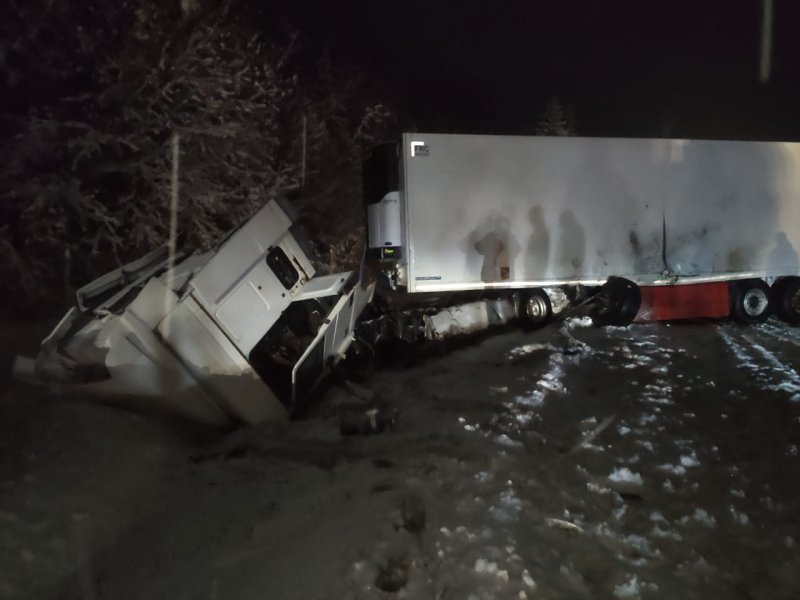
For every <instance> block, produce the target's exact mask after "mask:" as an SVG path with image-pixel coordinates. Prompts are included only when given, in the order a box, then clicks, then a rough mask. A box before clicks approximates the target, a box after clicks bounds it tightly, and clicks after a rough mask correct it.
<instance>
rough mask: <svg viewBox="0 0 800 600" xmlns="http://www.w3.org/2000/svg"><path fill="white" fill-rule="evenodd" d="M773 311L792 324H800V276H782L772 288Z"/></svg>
mask: <svg viewBox="0 0 800 600" xmlns="http://www.w3.org/2000/svg"><path fill="white" fill-rule="evenodd" d="M770 304H771V306H772V311H773V313H775V315H776V316H777V317H778V318H780V319H781V320H782V321H784V322H786V323H789V324H790V325H800V277H782V278H780V279H778V280H777V281H776V282H775V283H774V284H773V285H772V288H771V289H770Z"/></svg>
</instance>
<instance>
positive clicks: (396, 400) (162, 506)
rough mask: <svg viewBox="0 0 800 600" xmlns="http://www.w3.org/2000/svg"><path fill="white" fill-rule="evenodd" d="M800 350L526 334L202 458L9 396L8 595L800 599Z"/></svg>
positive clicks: (702, 333)
mask: <svg viewBox="0 0 800 600" xmlns="http://www.w3.org/2000/svg"><path fill="white" fill-rule="evenodd" d="M798 341H800V330H797V329H795V330H791V329H787V328H785V327H783V326H782V325H780V324H778V323H776V322H769V323H767V324H765V325H762V326H758V327H754V328H739V327H736V326H733V325H729V324H721V325H695V326H692V325H681V326H672V327H667V326H663V325H661V326H658V325H635V326H631V327H629V328H624V329H607V330H599V329H594V328H590V327H583V326H581V324H580V323H572V324H571V326H570V327H569V328H562V329H561V330H558V329H556V328H550V329H547V330H544V331H539V332H536V333H528V334H526V333H521V332H513V333H507V334H502V335H498V336H495V337H492V338H488V339H485V340H484V341H482V342H480V343H476V344H474V345H472V346H470V347H467V348H463V349H461V350H457V351H454V352H452V353H450V354H448V355H446V356H443V357H439V358H436V359H432V360H428V361H426V362H424V363H421V364H419V365H417V366H415V367H411V368H408V369H405V370H392V371H382V372H378V373H376V374H375V375H374V376H373V377H372V378H371V379H370V380H369V381H368V382H367V383H366V384H365V388H364V389H358V390H356V392H357V393H356V394H355V395H354V394H353V393H352V389H351V392H345V391H344V390H343V389H333V390H331V391H330V392H329V394H328V397H327V399H326V402H325V403H324V404H322V405H320V407H319V408H318V409H317V414H315V415H313V416H312V417H311V418H310V419H308V420H306V421H303V422H299V423H295V424H291V425H290V426H285V427H282V428H272V429H256V430H249V431H243V432H237V433H234V434H231V435H229V436H227V437H225V438H224V439H222V440H221V441H212V442H206V443H199V442H198V441H197V440H196V439H192V440H191V441H189V442H187V441H185V440H183V439H180V440H179V439H176V436H175V434H174V432H171V431H167V430H165V429H164V428H163V427H162V426H160V425H158V424H156V423H154V422H152V421H150V420H148V419H145V418H143V417H139V416H136V415H133V414H130V413H125V412H121V411H114V410H112V409H106V408H103V407H98V406H96V405H91V406H90V405H84V404H80V403H72V404H68V403H64V402H58V401H55V400H51V399H45V398H38V399H37V398H33V399H32V398H31V397H30V392H29V391H26V390H25V389H22V388H15V389H13V390H12V391H11V393H10V395H9V396H8V397H7V398H6V399H5V401H4V402H3V403H2V406H3V409H2V410H3V415H2V423H3V425H2V427H3V428H4V431H3V432H2V434H3V435H2V441H0V445H2V458H3V463H2V465H3V466H2V468H3V471H2V483H1V484H0V485H2V488H0V522H1V523H2V525H1V527H2V532H3V533H2V537H1V538H0V597H3V598H11V597H19V598H33V597H40V598H114V599H123V598H170V599H178V598H187V599H188V598H237V599H250V598H252V599H256V598H258V599H263V598H298V599H300V598H302V599H310V598H384V597H387V598H389V597H407V598H452V599H456V598H525V597H527V598H615V597H617V598H636V597H641V598H720V599H722V598H725V599H730V598H758V599H761V598H763V599H767V598H769V599H775V598H797V597H800V552H799V551H798V543H800V519H798V517H799V516H800V512H799V511H798V508H799V507H798V475H799V474H800V469H799V468H798V466H799V463H800V456H798V448H799V447H800V423H799V422H798V417H800V373H799V372H800V355H799V354H798V352H797V343H798ZM26 394H28V396H25V395H26ZM373 394H374V395H375V397H376V398H377V400H379V401H381V402H385V403H387V404H389V405H391V406H396V407H398V408H399V410H400V416H399V420H398V422H397V427H396V429H395V430H394V431H389V432H385V433H383V434H381V435H375V436H355V437H350V438H347V439H346V440H343V439H342V438H341V437H340V436H339V432H338V417H337V416H336V414H335V413H336V412H337V411H340V410H342V405H343V404H345V403H346V404H349V405H354V404H355V405H358V403H359V402H360V401H361V399H362V398H363V397H369V396H372V395H373ZM337 407H338V408H337ZM26 411H27V412H26ZM381 588H383V589H381Z"/></svg>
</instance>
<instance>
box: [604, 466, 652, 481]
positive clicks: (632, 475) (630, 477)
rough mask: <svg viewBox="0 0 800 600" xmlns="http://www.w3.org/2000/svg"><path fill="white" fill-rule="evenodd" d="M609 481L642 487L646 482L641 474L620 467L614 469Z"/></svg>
mask: <svg viewBox="0 0 800 600" xmlns="http://www.w3.org/2000/svg"><path fill="white" fill-rule="evenodd" d="M608 479H609V481H613V482H615V483H631V484H634V485H642V483H644V481H643V480H642V476H641V475H640V474H639V473H636V472H634V471H631V470H630V469H629V468H628V467H618V468H616V469H614V470H613V471H612V472H611V474H610V475H609V476H608Z"/></svg>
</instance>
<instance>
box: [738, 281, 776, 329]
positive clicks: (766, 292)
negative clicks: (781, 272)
mask: <svg viewBox="0 0 800 600" xmlns="http://www.w3.org/2000/svg"><path fill="white" fill-rule="evenodd" d="M779 287H782V286H779ZM729 289H730V292H729V293H730V304H731V316H732V317H733V318H734V319H735V320H736V321H738V322H739V323H744V324H746V325H752V324H755V323H763V322H764V321H766V320H767V319H768V318H769V315H770V289H769V286H768V285H767V284H766V283H765V282H764V281H763V280H761V279H743V280H741V281H734V282H732V283H731V284H730V288H729Z"/></svg>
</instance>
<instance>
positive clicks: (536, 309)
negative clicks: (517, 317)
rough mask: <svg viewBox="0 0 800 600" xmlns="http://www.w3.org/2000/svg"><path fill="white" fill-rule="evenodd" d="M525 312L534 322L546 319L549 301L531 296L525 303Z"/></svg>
mask: <svg viewBox="0 0 800 600" xmlns="http://www.w3.org/2000/svg"><path fill="white" fill-rule="evenodd" d="M525 314H526V315H527V316H528V319H530V320H531V321H533V322H534V323H538V322H539V321H544V320H545V319H546V318H547V303H546V302H545V301H544V298H541V297H539V296H531V297H530V298H528V300H527V302H526V303H525Z"/></svg>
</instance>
